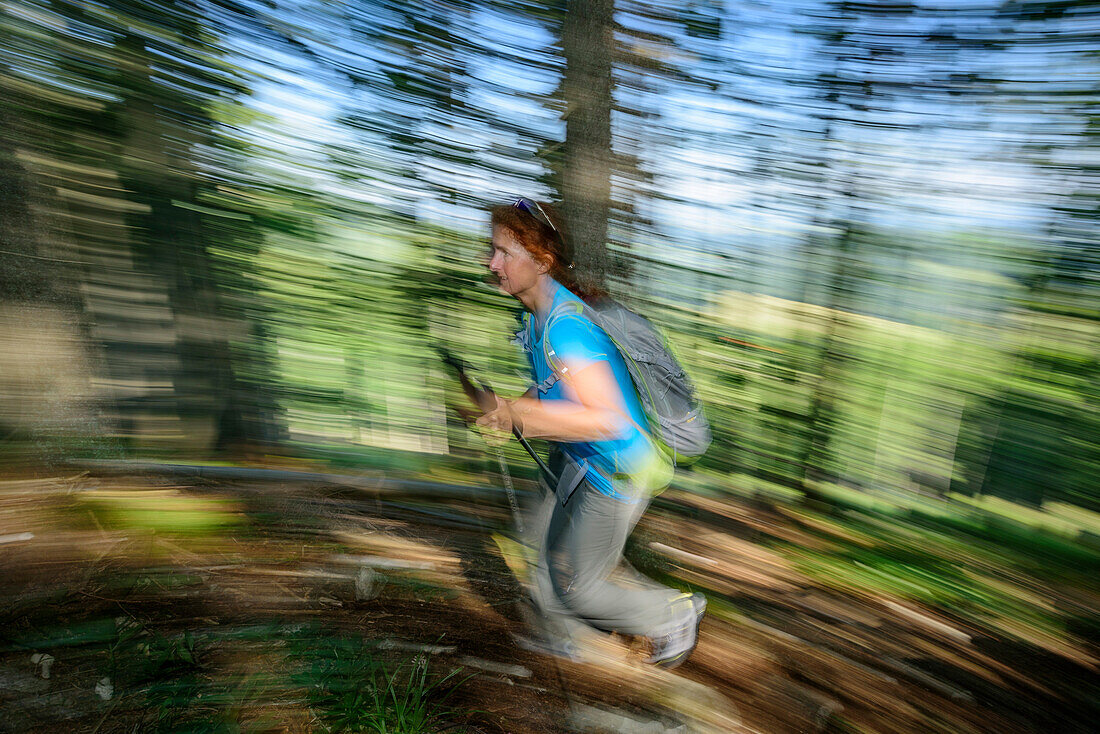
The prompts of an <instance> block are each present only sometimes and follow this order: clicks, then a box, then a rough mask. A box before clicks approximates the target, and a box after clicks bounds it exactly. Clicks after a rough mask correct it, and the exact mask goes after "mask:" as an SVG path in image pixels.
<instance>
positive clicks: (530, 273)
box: [489, 227, 546, 298]
mask: <svg viewBox="0 0 1100 734" xmlns="http://www.w3.org/2000/svg"><path fill="white" fill-rule="evenodd" d="M489 270H491V271H493V275H495V276H497V280H498V281H499V284H500V289H501V290H502V291H504V292H505V293H507V294H508V295H510V296H513V297H515V298H519V296H520V294H521V293H524V292H526V291H529V290H531V289H532V288H534V287H535V285H536V284H537V283H538V281H539V276H541V275H542V274H543V273H545V272H546V267H545V266H544V265H542V264H540V263H539V262H538V261H537V260H535V258H534V257H532V256H531V253H530V252H528V251H527V248H525V247H524V246H523V245H521V244H520V243H519V242H518V241H517V240H516V238H515V237H514V236H513V235H512V232H511V231H510V230H508V229H505V228H504V227H493V255H492V258H491V259H490V260H489Z"/></svg>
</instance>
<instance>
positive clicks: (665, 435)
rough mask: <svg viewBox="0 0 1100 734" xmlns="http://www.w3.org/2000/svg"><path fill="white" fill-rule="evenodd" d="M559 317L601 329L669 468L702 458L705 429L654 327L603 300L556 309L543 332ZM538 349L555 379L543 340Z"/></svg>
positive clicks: (688, 385) (688, 384)
mask: <svg viewBox="0 0 1100 734" xmlns="http://www.w3.org/2000/svg"><path fill="white" fill-rule="evenodd" d="M565 314H580V315H583V316H584V317H585V318H587V319H588V320H589V321H591V322H592V323H593V324H595V325H596V326H598V327H600V328H601V329H603V331H604V333H605V334H607V336H608V337H609V338H610V339H611V341H612V343H613V344H614V345H615V347H616V348H617V349H618V350H619V354H620V355H622V358H623V361H624V362H625V363H626V368H627V370H629V372H630V378H631V379H632V380H633V382H634V390H635V392H636V393H637V395H638V399H639V401H640V402H641V405H642V409H643V410H644V411H645V414H646V418H647V419H648V421H649V429H650V434H651V436H652V438H653V439H654V441H655V442H656V443H657V445H658V446H660V447H661V449H662V450H664V451H665V453H666V454H667V455H668V457H669V458H670V459H671V460H672V461H673V463H675V464H689V463H691V462H692V461H694V460H695V459H697V458H699V457H700V456H702V455H703V454H704V453H705V452H706V450H707V447H708V446H710V440H711V435H710V424H709V423H707V418H706V416H705V415H704V414H703V406H702V404H701V403H700V402H699V399H698V398H697V397H696V396H695V389H694V387H693V386H692V384H691V380H690V379H688V376H687V373H685V372H684V368H683V367H681V366H680V363H679V362H678V361H677V360H676V358H675V357H674V356H672V351H671V350H670V349H669V346H668V343H667V342H666V341H665V338H664V337H663V336H662V335H661V333H660V332H659V331H657V329H656V327H654V326H653V324H651V323H650V322H649V321H648V320H646V319H645V318H643V317H641V316H639V315H638V314H636V313H634V312H633V311H631V310H630V309H628V308H626V307H625V306H623V305H622V304H620V303H618V302H616V301H613V300H611V299H610V298H604V299H601V300H599V301H596V302H595V303H592V304H587V303H578V302H576V301H572V300H570V301H566V302H564V303H562V304H560V305H558V306H557V307H556V308H555V309H554V310H553V311H551V312H550V315H549V316H548V317H547V319H546V324H547V328H549V325H550V323H551V322H552V321H553V320H554V319H555V318H557V317H559V316H562V315H565ZM543 345H544V348H545V349H547V353H546V363H547V364H548V365H550V367H551V369H553V370H554V373H555V375H559V374H560V369H559V365H557V364H555V362H556V359H555V357H554V355H553V354H552V353H551V352H550V351H549V348H548V347H546V341H545V340H543ZM540 387H541V386H540Z"/></svg>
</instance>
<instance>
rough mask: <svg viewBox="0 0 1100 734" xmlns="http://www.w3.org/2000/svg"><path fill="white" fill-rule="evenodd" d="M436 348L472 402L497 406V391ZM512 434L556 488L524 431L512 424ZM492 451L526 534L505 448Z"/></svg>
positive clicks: (485, 409) (518, 525)
mask: <svg viewBox="0 0 1100 734" xmlns="http://www.w3.org/2000/svg"><path fill="white" fill-rule="evenodd" d="M434 348H435V351H436V352H437V353H438V354H439V356H440V358H441V359H442V360H443V362H444V364H446V365H447V366H448V367H450V368H451V369H452V370H454V373H455V375H456V376H457V377H458V381H459V384H461V385H462V391H463V392H465V393H466V396H467V397H468V398H470V400H472V401H473V403H474V404H475V405H477V406H478V408H480V409H481V410H482V411H483V412H486V413H487V412H489V411H490V410H493V409H494V408H496V407H497V402H496V393H494V392H493V389H492V388H491V387H489V385H488V383H485V382H481V381H478V382H476V383H475V382H474V380H473V379H471V378H470V376H469V375H468V374H467V372H466V364H465V363H464V362H463V361H462V360H460V359H459V358H458V357H456V356H454V355H453V354H451V353H450V352H449V351H448V350H447V349H446V348H445V347H442V346H440V345H438V344H437V345H434ZM512 435H513V436H515V438H516V440H517V441H519V443H520V445H521V446H523V448H524V449H525V450H526V451H527V453H528V454H529V455H530V456H531V458H532V459H534V460H535V463H536V464H538V467H539V469H540V470H541V471H542V473H543V475H544V476H545V477H546V479H547V481H548V482H550V486H551V487H555V486H557V484H558V478H557V475H555V474H554V472H552V471H551V470H550V467H549V466H547V465H546V462H545V461H543V459H542V457H541V456H539V455H538V452H536V451H535V449H534V448H533V447H532V446H531V444H530V443H529V442H528V441H527V439H525V438H524V437H523V434H521V433H520V432H519V429H518V428H516V427H515V426H512ZM494 453H495V454H496V455H497V463H498V464H499V466H500V477H501V479H502V480H503V481H504V491H505V493H506V494H507V496H508V506H509V507H510V508H511V510H512V517H513V518H514V519H515V522H516V529H517V530H518V531H519V532H520V535H521V537H522V536H523V535H524V534H525V533H526V527H525V526H524V523H523V516H522V515H521V513H520V511H519V502H518V501H517V500H516V488H515V485H514V484H513V483H512V474H511V472H509V471H508V460H507V459H506V458H505V457H504V449H503V448H501V447H497V448H496V450H495V451H494Z"/></svg>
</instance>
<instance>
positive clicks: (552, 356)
mask: <svg viewBox="0 0 1100 734" xmlns="http://www.w3.org/2000/svg"><path fill="white" fill-rule="evenodd" d="M586 308H587V307H586V306H585V305H584V304H583V303H577V302H576V301H563V302H562V303H559V304H558V305H557V306H555V307H554V309H553V310H552V311H550V313H549V315H547V317H546V325H545V326H544V327H543V329H542V350H543V355H544V356H545V357H546V364H547V366H549V367H550V370H551V372H552V375H551V377H553V378H554V382H557V381H558V380H560V379H561V378H562V377H564V376H565V374H566V373H567V372H568V371H569V368H568V367H566V366H565V364H564V363H563V362H562V361H561V360H560V359H559V358H558V355H557V353H556V352H555V351H554V347H553V346H551V344H550V340H549V339H548V338H547V337H548V336H549V335H550V325H551V324H552V323H554V322H555V321H557V320H558V319H560V318H562V317H563V316H570V315H574V316H581V315H585V314H586V313H587V311H586ZM548 379H549V378H548ZM551 384H553V383H551Z"/></svg>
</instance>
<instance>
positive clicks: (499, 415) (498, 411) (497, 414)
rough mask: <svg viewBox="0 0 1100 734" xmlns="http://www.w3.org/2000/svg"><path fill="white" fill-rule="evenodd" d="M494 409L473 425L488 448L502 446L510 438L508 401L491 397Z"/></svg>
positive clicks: (510, 420)
mask: <svg viewBox="0 0 1100 734" xmlns="http://www.w3.org/2000/svg"><path fill="white" fill-rule="evenodd" d="M493 398H494V399H495V400H496V407H495V408H493V409H492V410H490V411H489V412H488V413H486V414H484V415H483V416H481V417H480V418H478V419H477V421H476V422H475V423H474V425H475V426H476V427H477V428H478V429H479V431H478V432H479V433H480V434H481V436H482V438H484V439H485V441H486V442H487V443H488V444H489V445H490V446H502V445H503V444H506V443H508V439H510V438H511V437H512V410H511V404H510V403H509V401H507V400H505V399H503V398H501V397H500V396H499V395H493Z"/></svg>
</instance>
